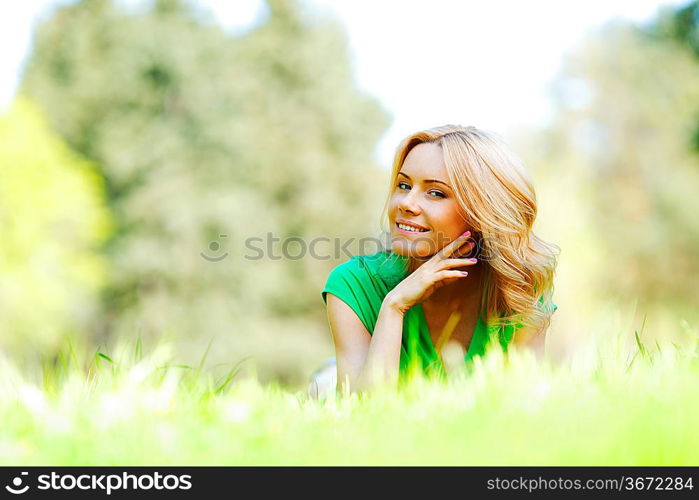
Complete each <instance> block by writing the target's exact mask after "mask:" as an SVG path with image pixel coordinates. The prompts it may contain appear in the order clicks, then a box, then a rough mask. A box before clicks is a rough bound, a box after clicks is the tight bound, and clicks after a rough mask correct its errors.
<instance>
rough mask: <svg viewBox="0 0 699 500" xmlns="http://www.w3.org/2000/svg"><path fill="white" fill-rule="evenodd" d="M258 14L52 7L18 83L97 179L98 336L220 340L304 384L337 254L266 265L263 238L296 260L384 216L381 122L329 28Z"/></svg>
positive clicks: (225, 351) (164, 4)
mask: <svg viewBox="0 0 699 500" xmlns="http://www.w3.org/2000/svg"><path fill="white" fill-rule="evenodd" d="M266 7H267V14H268V15H267V19H266V21H265V22H264V23H263V24H262V25H261V26H259V27H258V28H257V29H255V30H253V31H252V32H250V33H248V34H246V35H243V36H240V37H233V36H230V35H228V34H226V33H225V32H224V31H222V29H220V28H219V27H218V26H216V25H215V23H214V22H213V21H212V19H211V17H210V16H209V15H208V14H207V13H206V12H203V11H200V10H197V8H195V6H193V5H192V4H189V3H186V2H184V1H177V0H161V1H156V2H152V3H150V4H141V5H140V6H138V8H132V9H130V10H128V11H127V10H125V8H123V7H119V6H117V5H115V4H114V2H112V1H109V0H83V1H80V2H78V3H76V4H75V5H70V6H63V7H60V8H59V9H57V10H56V11H55V12H54V14H53V15H52V16H51V17H50V18H49V19H48V20H46V22H44V23H43V24H41V25H40V26H39V27H38V29H37V31H36V35H35V40H34V46H33V52H32V54H31V57H30V58H29V60H28V63H27V66H26V71H25V74H24V79H23V85H22V88H23V89H24V91H26V92H27V93H28V94H29V95H31V96H32V97H33V98H35V99H36V100H37V101H38V102H39V103H40V104H41V105H42V107H43V108H44V109H46V111H47V113H48V115H49V117H50V119H51V121H52V123H53V125H54V126H55V128H56V130H58V131H59V133H60V134H61V135H62V136H63V137H64V138H65V139H66V140H67V141H68V142H69V144H70V145H71V146H72V147H74V148H75V149H76V150H77V151H79V152H80V153H82V154H84V155H85V156H87V157H88V158H90V159H92V160H94V161H95V162H96V163H97V164H98V165H99V166H100V168H101V171H102V174H103V176H104V178H105V179H106V181H107V186H108V193H109V202H110V205H111V207H112V209H113V211H114V213H115V215H116V218H117V221H118V231H117V232H116V233H115V236H114V238H113V239H112V240H111V241H110V243H109V246H108V255H109V258H110V261H111V263H112V266H113V268H114V276H115V279H114V280H113V281H112V283H111V285H110V287H109V289H108V292H107V293H106V294H105V300H104V303H105V314H104V318H105V322H104V325H103V326H102V335H109V334H111V335H130V336H135V335H136V334H138V333H139V332H141V333H142V334H143V335H145V336H151V337H153V336H159V335H163V334H166V333H167V334H171V335H172V336H173V337H174V338H176V339H178V341H179V344H180V346H181V347H182V351H181V352H182V353H184V354H186V355H191V357H195V358H196V357H199V356H201V354H202V352H203V348H204V346H205V345H206V342H207V341H208V340H209V339H210V338H211V337H212V336H214V335H216V336H217V341H216V342H217V343H216V344H215V345H217V346H218V347H219V349H217V353H216V354H218V355H220V356H221V357H223V356H224V355H225V357H226V359H228V360H231V359H232V360H237V359H240V358H241V357H243V356H244V355H247V354H251V353H252V354H253V355H259V356H260V358H258V360H257V361H258V366H259V367H260V368H261V373H260V375H262V378H265V375H271V374H276V375H278V376H284V377H287V378H289V377H294V376H297V377H298V378H300V377H301V376H302V373H304V371H307V370H308V367H309V366H310V365H309V364H306V365H305V366H302V365H303V362H304V361H303V360H304V359H306V360H309V359H310V360H312V361H310V363H311V364H313V363H315V362H317V359H318V357H319V356H322V355H323V354H324V353H327V350H328V346H331V343H329V336H328V335H327V333H326V328H325V327H324V321H323V307H322V301H321V300H320V294H319V291H320V288H321V286H322V284H323V280H324V279H325V276H326V275H327V272H328V270H329V269H330V268H331V266H332V264H334V263H335V262H336V261H339V260H344V259H345V258H346V257H345V256H343V255H337V256H336V258H335V259H333V260H331V261H325V260H318V259H313V258H311V257H310V256H309V255H308V254H307V253H306V256H305V258H302V259H297V260H294V259H289V258H282V259H280V260H271V259H270V256H269V255H268V253H267V242H266V238H267V235H268V233H269V234H272V235H273V236H274V237H276V238H279V239H281V240H282V241H281V242H277V243H275V244H274V245H273V247H272V248H273V249H274V250H275V251H276V252H279V251H280V250H281V249H282V246H284V248H285V249H286V250H287V251H288V254H290V255H291V256H294V255H298V253H299V252H300V251H301V248H300V247H299V244H298V242H296V243H293V242H291V244H290V243H289V241H288V240H285V239H286V238H291V237H298V238H303V239H304V241H306V242H308V241H309V239H310V238H313V237H317V236H327V237H333V236H337V237H343V238H348V237H351V236H362V235H366V234H370V233H369V231H370V230H371V229H372V228H373V227H374V226H376V227H378V224H373V223H374V221H375V219H377V218H378V217H377V216H376V215H377V214H378V212H379V207H380V205H381V202H382V201H383V199H382V196H383V191H384V189H385V188H386V186H384V185H383V180H384V178H385V177H386V176H385V175H384V174H383V173H382V172H380V171H379V170H378V169H377V168H375V165H374V161H373V159H372V152H373V150H374V146H375V143H376V142H377V140H378V138H379V137H380V135H381V134H382V132H383V131H384V129H385V128H386V126H387V124H388V118H387V115H386V113H385V112H384V111H383V110H382V109H381V108H380V106H379V105H378V103H377V102H376V100H375V99H373V98H371V97H368V96H366V95H365V94H363V93H362V92H360V91H359V90H358V89H357V85H356V83H355V82H354V81H353V78H352V68H351V66H350V63H349V55H348V50H347V41H346V36H345V35H344V33H343V31H342V29H341V27H340V26H339V25H338V23H337V22H336V21H334V20H332V19H329V18H325V17H314V16H312V15H310V13H308V12H305V11H304V10H303V6H302V5H301V4H298V3H297V2H296V1H292V0H269V1H268V2H267V4H266ZM339 224H341V227H339V228H338V225H339ZM220 235H225V236H220ZM251 237H259V238H261V239H264V242H263V241H257V240H256V241H252V242H251V241H247V239H248V238H251ZM246 241H247V243H246ZM284 241H286V244H285V245H282V243H284ZM253 248H254V249H259V250H264V253H265V255H264V256H263V257H261V258H260V259H259V260H249V257H259V256H260V251H258V250H252V249H253ZM321 248H322V249H324V250H325V251H327V250H328V249H329V248H330V246H329V245H325V246H322V245H321V246H318V247H316V252H320V251H321ZM200 253H203V254H205V255H208V256H210V257H219V256H224V255H226V253H227V254H228V256H227V257H226V258H225V259H223V260H221V261H220V262H210V261H208V260H206V259H205V258H203V257H202V256H201V255H200ZM262 356H264V359H263V358H262ZM214 358H215V356H214Z"/></svg>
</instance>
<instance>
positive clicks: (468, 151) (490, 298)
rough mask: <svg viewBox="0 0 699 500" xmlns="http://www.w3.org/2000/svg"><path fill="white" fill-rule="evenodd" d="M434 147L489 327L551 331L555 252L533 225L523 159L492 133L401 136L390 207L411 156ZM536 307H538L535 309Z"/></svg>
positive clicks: (450, 129) (456, 130) (448, 130)
mask: <svg viewBox="0 0 699 500" xmlns="http://www.w3.org/2000/svg"><path fill="white" fill-rule="evenodd" d="M422 143H433V144H437V145H439V146H440V147H441V148H442V151H443V154H444V165H445V167H446V170H447V174H448V176H449V182H450V184H451V186H452V189H453V191H454V193H455V196H456V199H457V202H458V205H459V207H460V211H461V212H462V216H463V217H464V219H465V220H466V222H467V223H468V224H469V226H470V227H471V228H472V229H471V233H472V234H473V238H474V239H475V240H476V242H477V244H478V248H479V254H480V255H479V256H480V260H481V262H482V263H483V264H484V265H485V268H484V270H483V271H484V272H483V279H484V281H483V293H482V296H481V313H482V314H484V316H483V317H484V318H487V322H488V325H489V326H513V325H517V324H518V323H519V324H521V325H522V326H531V327H534V328H535V329H536V330H535V331H542V330H546V329H548V327H549V325H550V322H551V315H552V314H553V301H552V296H553V278H554V274H555V270H556V264H557V256H558V255H559V254H560V247H558V246H557V245H553V244H549V243H547V242H545V241H543V240H542V239H541V238H539V237H537V236H536V235H535V234H534V232H533V231H532V226H533V224H534V220H535V218H536V214H537V207H536V194H535V192H534V187H533V185H532V181H531V178H530V176H529V173H528V172H527V170H526V169H525V167H524V165H523V164H522V162H521V161H520V159H519V158H518V157H517V156H516V155H515V154H514V153H513V152H512V151H511V150H510V148H509V147H508V146H507V145H506V144H505V143H504V142H503V141H502V140H501V139H500V138H499V137H498V136H496V135H495V134H493V133H490V132H485V131H483V130H480V129H477V128H476V127H464V126H460V125H444V126H440V127H435V128H431V129H428V130H423V131H420V132H416V133H414V134H412V135H410V136H408V137H407V138H405V139H404V140H403V141H402V142H401V144H400V145H399V147H398V149H397V150H396V154H395V157H394V160H393V168H392V171H391V178H390V185H389V193H388V197H387V199H386V204H385V206H384V209H383V211H382V214H381V223H380V224H381V226H382V227H383V228H384V230H386V228H387V225H386V224H387V221H388V217H387V213H388V212H387V210H388V204H389V201H390V198H391V194H392V192H393V187H394V186H395V184H396V182H397V177H398V172H400V169H401V167H402V166H403V162H404V161H405V158H406V157H407V156H408V153H410V151H411V150H412V149H413V148H414V147H415V146H417V145H418V144H422ZM537 304H541V306H542V307H539V306H538V305H537Z"/></svg>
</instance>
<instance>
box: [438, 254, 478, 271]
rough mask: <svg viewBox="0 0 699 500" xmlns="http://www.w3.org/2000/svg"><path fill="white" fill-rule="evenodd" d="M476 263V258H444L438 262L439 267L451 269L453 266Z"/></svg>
mask: <svg viewBox="0 0 699 500" xmlns="http://www.w3.org/2000/svg"><path fill="white" fill-rule="evenodd" d="M477 263H478V259H476V258H475V257H474V258H471V259H444V260H442V261H441V262H440V263H439V267H440V268H441V269H451V268H454V267H463V266H473V265H476V264H477Z"/></svg>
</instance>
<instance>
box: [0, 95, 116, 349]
mask: <svg viewBox="0 0 699 500" xmlns="http://www.w3.org/2000/svg"><path fill="white" fill-rule="evenodd" d="M104 198H105V194H104V185H103V181H102V178H101V176H100V175H99V174H98V173H97V172H96V171H95V168H94V165H93V164H91V163H88V162H86V161H85V160H84V159H82V158H80V157H78V156H77V155H76V154H75V153H73V152H72V151H70V150H69V148H68V147H67V146H66V145H65V144H64V142H63V141H62V140H61V139H60V138H59V137H57V136H56V135H55V133H54V132H53V131H52V130H51V129H50V128H49V126H48V124H47V123H46V121H45V119H44V117H43V116H42V114H41V112H40V111H39V109H37V107H36V106H35V105H33V104H32V103H31V102H30V101H29V100H27V99H26V98H24V97H21V96H20V97H19V98H18V99H17V100H16V101H15V103H14V105H13V106H12V108H11V109H10V110H9V112H8V113H7V114H6V115H5V116H2V117H0V241H1V242H2V244H1V245H0V276H2V288H1V291H0V325H2V326H0V348H6V349H8V350H10V351H11V352H12V353H13V355H14V356H22V355H28V354H30V353H31V354H37V352H38V353H44V354H45V353H48V352H50V351H51V349H52V348H54V347H55V346H56V345H57V344H58V343H60V342H61V341H62V339H63V338H64V337H65V336H66V335H67V334H68V333H74V332H75V331H76V330H77V331H85V330H86V329H87V328H88V326H89V325H90V320H91V319H94V318H93V315H94V313H95V308H96V304H95V296H96V294H97V293H98V292H99V289H100V287H101V286H103V285H104V283H105V282H106V281H107V279H108V269H107V266H106V262H105V260H104V258H103V257H102V255H101V254H100V248H99V247H100V245H101V244H102V242H103V241H104V240H105V239H106V238H107V237H108V234H109V231H110V230H111V219H110V214H109V212H108V210H107V207H106V206H105V199H104Z"/></svg>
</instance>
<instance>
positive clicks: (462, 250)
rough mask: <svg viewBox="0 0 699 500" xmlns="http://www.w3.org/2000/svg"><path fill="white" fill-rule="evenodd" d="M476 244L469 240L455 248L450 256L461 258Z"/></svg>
mask: <svg viewBox="0 0 699 500" xmlns="http://www.w3.org/2000/svg"><path fill="white" fill-rule="evenodd" d="M475 246H476V242H475V241H469V242H468V243H466V244H465V245H462V246H460V247H459V248H457V249H456V251H455V252H454V253H452V254H451V257H452V258H463V257H464V256H465V255H468V254H469V253H471V251H472V250H473V247H475Z"/></svg>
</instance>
